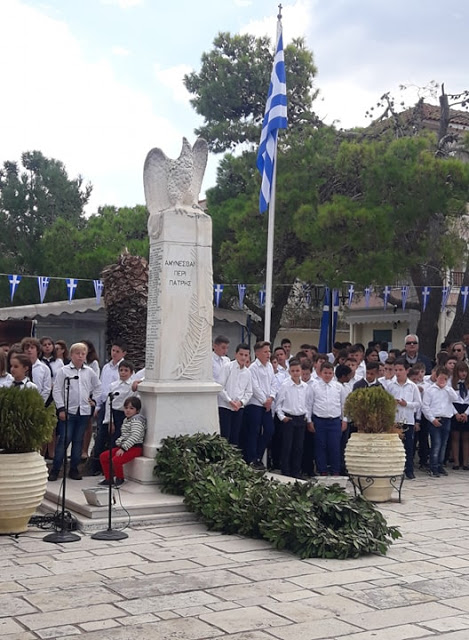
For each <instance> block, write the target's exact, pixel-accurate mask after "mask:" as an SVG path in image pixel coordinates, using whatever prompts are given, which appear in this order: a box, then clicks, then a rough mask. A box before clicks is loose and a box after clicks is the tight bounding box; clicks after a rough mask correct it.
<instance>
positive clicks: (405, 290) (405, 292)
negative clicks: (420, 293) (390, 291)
mask: <svg viewBox="0 0 469 640" xmlns="http://www.w3.org/2000/svg"><path fill="white" fill-rule="evenodd" d="M401 296H402V309H405V306H406V304H407V298H408V297H409V285H408V284H406V285H404V286H403V287H401Z"/></svg>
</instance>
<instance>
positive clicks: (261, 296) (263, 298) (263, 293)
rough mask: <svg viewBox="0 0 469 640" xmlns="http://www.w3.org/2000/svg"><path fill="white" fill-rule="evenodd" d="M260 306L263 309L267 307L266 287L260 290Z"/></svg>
mask: <svg viewBox="0 0 469 640" xmlns="http://www.w3.org/2000/svg"><path fill="white" fill-rule="evenodd" d="M259 304H260V306H261V307H263V306H264V305H265V287H263V288H262V289H259Z"/></svg>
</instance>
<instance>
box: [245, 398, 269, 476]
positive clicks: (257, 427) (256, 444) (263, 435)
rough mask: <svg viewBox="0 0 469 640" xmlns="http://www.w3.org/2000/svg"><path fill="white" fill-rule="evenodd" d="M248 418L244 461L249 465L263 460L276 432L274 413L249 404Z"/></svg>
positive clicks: (246, 409)
mask: <svg viewBox="0 0 469 640" xmlns="http://www.w3.org/2000/svg"><path fill="white" fill-rule="evenodd" d="M244 411H245V417H246V439H245V443H244V451H243V453H244V459H245V460H246V462H247V463H248V464H250V463H251V462H255V461H256V460H259V461H260V460H262V458H263V456H264V453H265V450H266V449H267V447H268V446H269V445H270V441H271V440H272V434H273V432H274V420H273V417H272V412H271V411H270V410H269V411H267V409H264V407H258V406H257V405H255V404H248V405H247V407H246V408H245V409H244Z"/></svg>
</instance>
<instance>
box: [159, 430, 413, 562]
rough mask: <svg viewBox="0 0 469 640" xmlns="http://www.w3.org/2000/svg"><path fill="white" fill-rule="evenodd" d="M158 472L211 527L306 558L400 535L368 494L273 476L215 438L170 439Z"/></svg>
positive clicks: (349, 551) (375, 547)
mask: <svg viewBox="0 0 469 640" xmlns="http://www.w3.org/2000/svg"><path fill="white" fill-rule="evenodd" d="M154 473H155V475H157V476H158V478H159V480H160V482H161V485H162V490H163V491H166V492H168V493H176V494H179V495H183V496H184V502H185V504H186V505H187V507H188V509H190V511H193V512H194V513H195V514H197V516H198V517H199V518H200V519H201V520H203V521H204V522H205V524H206V525H207V527H208V528H209V529H212V530H216V531H221V532H223V533H232V534H235V533H236V534H240V535H245V536H250V537H254V538H264V539H265V540H269V541H270V542H271V543H272V544H273V545H274V547H276V548H277V549H289V550H290V551H293V552H294V553H296V554H297V555H299V556H300V557H301V558H313V557H320V558H356V557H358V556H360V555H363V554H366V553H382V554H384V553H386V551H387V549H388V547H389V546H390V545H391V544H392V540H394V539H396V538H399V537H400V536H401V534H400V532H399V531H398V529H397V528H396V527H388V526H387V523H386V520H385V519H384V517H383V516H382V514H381V513H380V512H379V511H378V510H377V509H376V508H375V506H374V505H373V504H372V503H371V502H368V500H366V499H365V498H362V497H361V496H358V497H356V498H355V497H353V496H351V495H349V494H347V493H346V492H345V491H344V490H343V489H341V488H340V487H339V486H338V485H337V484H335V485H332V486H324V485H321V484H313V483H299V482H295V483H292V484H290V483H288V484H285V483H280V482H277V481H275V480H270V479H269V478H266V477H265V476H264V475H261V474H259V473H257V472H256V471H253V470H252V469H251V468H250V467H248V466H247V465H246V464H245V462H244V460H243V459H242V457H241V454H240V452H239V450H238V449H236V448H235V447H232V446H231V445H230V444H228V442H227V441H226V440H225V439H224V438H221V437H220V436H217V435H205V434H195V435H193V436H188V435H185V436H177V437H172V438H165V439H164V440H163V442H162V446H161V448H160V449H159V450H158V453H157V455H156V465H155V470H154Z"/></svg>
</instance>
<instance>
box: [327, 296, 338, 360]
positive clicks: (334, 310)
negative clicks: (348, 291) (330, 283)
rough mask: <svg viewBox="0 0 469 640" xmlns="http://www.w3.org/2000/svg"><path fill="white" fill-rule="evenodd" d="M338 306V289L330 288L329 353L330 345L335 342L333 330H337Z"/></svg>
mask: <svg viewBox="0 0 469 640" xmlns="http://www.w3.org/2000/svg"><path fill="white" fill-rule="evenodd" d="M339 306H340V302H339V290H338V289H332V334H331V339H330V342H329V345H328V346H329V349H328V351H327V353H329V351H332V346H333V344H334V342H335V332H336V330H337V320H338V318H339Z"/></svg>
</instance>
